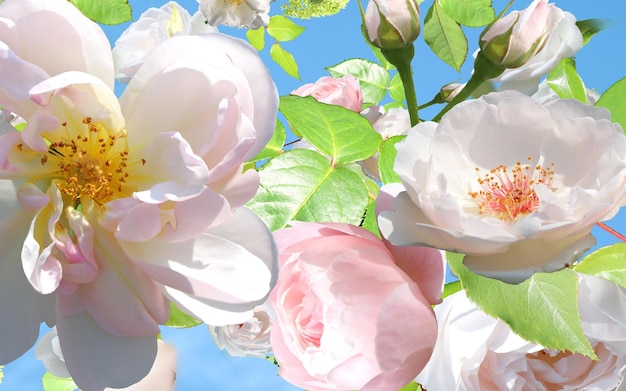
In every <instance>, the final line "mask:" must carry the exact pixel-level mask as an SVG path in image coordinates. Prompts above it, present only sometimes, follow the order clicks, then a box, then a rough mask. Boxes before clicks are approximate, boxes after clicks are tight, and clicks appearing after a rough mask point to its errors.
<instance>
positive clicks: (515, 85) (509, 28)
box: [480, 0, 583, 95]
mask: <svg viewBox="0 0 626 391" xmlns="http://www.w3.org/2000/svg"><path fill="white" fill-rule="evenodd" d="M503 34H509V35H510V37H509V39H508V41H507V42H508V45H506V46H502V47H500V46H499V44H500V43H496V44H495V45H490V44H489V42H491V41H494V40H495V41H502V37H500V36H501V35H503ZM480 42H481V48H482V49H483V52H484V53H485V55H487V56H488V57H489V58H491V59H492V61H494V62H496V63H500V64H501V65H502V66H504V67H507V68H509V69H507V70H505V71H504V73H502V74H501V75H500V76H498V77H497V78H495V79H493V80H492V81H494V82H502V84H501V85H500V87H499V88H500V90H504V89H514V90H518V91H523V92H524V93H526V94H528V95H531V94H533V93H534V92H535V91H537V86H538V84H539V79H540V78H541V77H543V76H545V75H547V74H548V73H549V72H550V71H551V70H552V69H554V67H555V66H556V65H557V64H558V63H559V61H561V60H562V59H563V58H566V57H571V56H573V55H575V54H576V53H577V52H578V51H579V50H580V48H582V46H583V37H582V34H581V32H580V30H579V29H578V27H577V26H576V18H575V17H574V15H572V14H571V13H569V12H565V11H563V10H561V9H560V8H558V7H556V6H555V5H553V4H548V0H535V1H533V2H532V3H531V4H530V5H529V6H528V8H526V9H525V10H522V11H513V12H511V13H510V14H509V15H507V16H505V17H504V18H502V19H500V20H498V21H497V22H496V23H494V24H493V25H492V26H491V27H490V28H489V29H488V30H487V31H486V32H485V33H484V34H483V35H482V36H481V40H480ZM491 48H495V49H491ZM494 51H495V52H498V53H499V54H498V53H494Z"/></svg>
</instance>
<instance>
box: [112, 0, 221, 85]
mask: <svg viewBox="0 0 626 391" xmlns="http://www.w3.org/2000/svg"><path fill="white" fill-rule="evenodd" d="M204 21H205V19H204V16H203V15H202V13H200V12H199V11H198V12H196V13H195V14H194V15H193V17H192V16H191V15H190V14H189V12H187V10H186V9H185V8H183V7H182V6H180V4H178V3H177V2H175V1H170V2H169V3H167V4H165V5H163V6H161V8H148V9H147V10H146V11H145V12H144V13H143V14H141V16H139V19H137V20H136V21H135V22H133V23H132V24H131V25H130V26H128V28H127V29H126V30H124V32H123V33H122V35H121V36H120V37H119V38H118V39H117V41H115V46H114V47H113V61H114V64H115V78H116V79H118V80H119V81H121V82H122V83H128V81H129V80H130V79H131V78H132V77H133V75H134V74H135V73H136V72H137V70H138V69H139V68H140V67H141V65H142V64H143V62H144V60H145V59H146V56H148V55H149V54H150V52H152V50H153V49H154V48H155V47H157V46H158V45H159V44H161V43H162V42H164V41H165V40H166V39H169V38H172V37H174V36H177V35H193V34H202V33H214V32H217V28H216V27H214V26H210V25H208V24H205V23H204Z"/></svg>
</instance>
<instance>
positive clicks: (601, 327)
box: [416, 274, 626, 391]
mask: <svg viewBox="0 0 626 391" xmlns="http://www.w3.org/2000/svg"><path fill="white" fill-rule="evenodd" d="M578 298H579V307H580V315H581V320H582V325H583V330H584V333H585V335H586V336H587V338H589V341H590V342H591V345H592V347H593V349H594V351H595V353H596V355H597V356H598V358H599V360H598V361H593V360H592V359H590V358H588V357H586V356H583V355H581V354H572V353H570V352H557V351H554V350H552V349H545V348H544V347H542V346H540V345H537V344H534V343H531V342H528V341H525V340H524V339H522V338H521V337H520V336H518V335H517V334H515V333H514V332H513V331H511V329H510V327H509V326H508V325H507V324H506V323H504V322H503V321H501V320H497V319H495V318H492V317H490V316H489V315H487V314H485V313H484V312H482V311H481V310H480V309H478V308H477V307H476V306H475V305H474V304H473V303H471V302H470V301H469V299H468V298H467V296H465V293H464V291H461V292H457V293H455V294H454V295H451V296H449V297H447V298H446V299H444V301H443V303H442V304H441V305H439V306H437V307H435V314H436V316H437V321H438V324H439V330H438V337H437V343H436V345H435V350H434V352H433V355H432V356H431V359H430V361H429V363H428V364H427V365H426V367H425V368H424V370H423V371H422V372H421V373H420V374H419V375H418V376H417V378H416V381H417V382H419V383H420V384H422V385H423V386H424V388H425V389H429V390H431V389H432V390H450V391H452V390H463V391H473V390H476V391H478V390H516V391H517V390H524V391H535V390H536V391H545V390H557V389H558V390H567V391H577V390H583V389H584V390H588V391H590V390H596V391H606V390H614V389H616V387H617V386H618V384H619V382H620V380H621V379H622V378H623V377H624V374H625V372H626V289H624V288H621V287H619V286H617V285H615V284H613V283H612V282H610V281H607V280H605V279H602V278H600V277H595V276H589V275H582V274H580V275H579V292H578Z"/></svg>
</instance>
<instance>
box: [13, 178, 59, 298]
mask: <svg viewBox="0 0 626 391" xmlns="http://www.w3.org/2000/svg"><path fill="white" fill-rule="evenodd" d="M48 196H49V197H50V202H49V203H48V205H46V206H45V207H44V208H42V209H41V210H39V211H38V212H37V214H36V215H35V217H34V218H33V220H32V222H31V224H30V228H29V230H28V234H27V235H26V238H25V239H24V244H23V247H22V265H23V267H24V273H25V274H26V276H27V278H28V280H29V281H30V283H31V284H32V286H33V288H35V290H37V291H38V292H40V293H42V294H48V293H51V292H54V290H55V289H56V288H57V287H58V286H59V283H60V282H61V278H62V275H63V268H62V266H61V262H60V261H59V260H58V259H57V258H56V256H55V255H54V254H53V253H52V250H53V249H54V246H55V242H54V240H53V239H52V238H54V237H55V236H56V230H57V228H56V224H57V222H58V221H59V218H60V217H61V213H62V211H63V201H62V199H61V194H60V193H59V191H58V189H57V187H56V186H54V185H53V186H51V188H50V191H49V192H48Z"/></svg>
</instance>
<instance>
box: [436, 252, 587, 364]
mask: <svg viewBox="0 0 626 391" xmlns="http://www.w3.org/2000/svg"><path fill="white" fill-rule="evenodd" d="M447 254H450V253H447ZM448 264H449V265H450V268H451V269H452V271H453V272H454V273H456V274H457V275H458V276H459V278H460V280H461V284H462V285H463V288H464V289H465V292H466V293H467V297H468V298H469V299H470V300H471V301H473V302H474V303H475V304H476V305H477V306H478V307H480V308H481V309H482V310H483V311H484V312H486V313H487V314H489V315H491V316H493V317H496V318H499V319H502V320H503V321H504V322H506V323H507V324H508V325H509V326H510V327H511V329H512V330H513V331H515V332H516V333H517V334H518V335H519V336H520V337H522V338H524V339H525V340H527V341H530V342H534V343H538V344H540V345H542V346H544V347H546V348H550V349H554V350H562V351H563V350H569V351H571V352H574V353H581V354H584V355H585V356H588V357H591V358H593V359H594V360H595V359H597V357H596V354H595V352H594V351H593V348H592V347H591V344H590V343H589V341H588V340H587V338H586V337H585V335H584V333H583V328H582V324H581V322H580V313H579V311H578V279H577V277H576V274H575V273H574V272H573V271H571V270H570V269H563V270H561V271H558V272H552V273H535V274H533V275H532V277H530V278H529V279H527V280H526V281H524V282H522V283H520V284H517V285H513V284H507V283H504V282H502V281H499V280H495V279H492V278H487V277H483V276H480V275H478V274H474V273H472V272H471V271H470V270H469V269H468V268H467V267H465V265H463V261H462V260H459V258H458V256H457V257H454V258H448Z"/></svg>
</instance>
